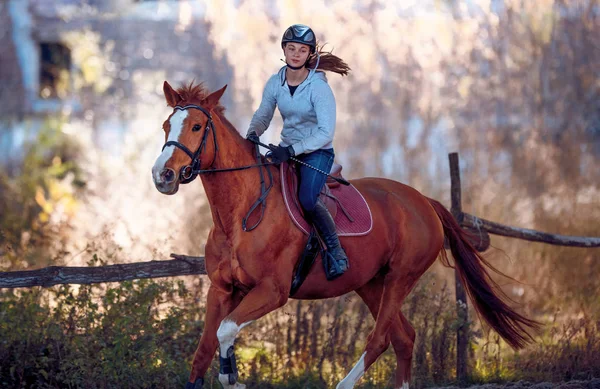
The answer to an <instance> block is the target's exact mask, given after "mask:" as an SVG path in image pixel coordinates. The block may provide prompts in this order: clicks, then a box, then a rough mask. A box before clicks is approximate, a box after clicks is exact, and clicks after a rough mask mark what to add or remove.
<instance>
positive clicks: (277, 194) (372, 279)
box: [152, 81, 539, 389]
mask: <svg viewBox="0 0 600 389" xmlns="http://www.w3.org/2000/svg"><path fill="white" fill-rule="evenodd" d="M226 88H227V85H225V86H224V87H223V88H221V89H219V90H217V91H214V92H212V93H211V92H209V91H208V90H207V89H206V88H205V87H204V86H203V85H202V84H194V83H190V84H187V85H183V86H181V87H180V88H178V89H177V90H175V89H173V88H172V87H171V85H169V83H168V82H167V81H165V82H164V84H163V92H164V96H165V99H166V102H167V105H168V106H169V107H171V108H173V111H172V113H171V114H170V115H169V117H168V118H167V119H166V120H165V122H164V123H163V129H164V132H165V144H164V147H163V149H162V153H161V154H160V156H159V157H158V158H157V160H156V163H155V164H154V166H153V168H152V176H153V180H154V184H155V187H156V189H157V190H158V191H160V192H161V193H163V194H166V195H173V194H175V193H176V192H177V191H178V189H179V185H180V184H186V183H189V182H191V181H192V180H193V179H194V178H196V177H197V176H200V177H201V181H202V184H203V186H204V190H205V193H206V196H207V199H208V203H209V205H210V211H211V215H212V220H213V223H214V225H213V227H212V228H211V230H210V233H209V235H208V240H207V242H206V249H205V263H206V271H207V275H208V278H209V279H210V282H211V284H210V287H209V290H208V295H207V300H206V318H205V327H204V331H203V333H202V335H201V338H200V341H199V344H198V347H197V349H196V352H195V355H194V359H193V362H192V367H191V373H190V377H189V382H187V384H186V389H200V388H202V387H203V384H204V374H205V373H206V371H207V369H208V367H209V366H210V363H211V361H212V359H213V357H214V354H215V352H216V349H217V347H219V352H220V372H219V381H220V382H221V384H222V385H223V387H224V388H245V385H243V384H241V383H240V382H238V372H237V368H236V365H235V352H234V351H235V350H234V341H235V339H236V336H237V335H238V333H239V332H240V331H241V330H242V329H243V328H244V327H246V326H247V325H249V324H250V323H252V322H253V321H255V320H258V319H260V318H261V317H263V316H264V315H266V314H268V313H269V312H272V311H274V310H276V309H278V308H280V307H282V306H283V305H285V304H286V302H287V301H288V299H289V298H290V297H289V293H290V287H291V283H292V274H293V272H294V268H295V266H296V264H297V262H298V259H299V257H300V254H301V252H302V250H303V248H304V245H305V243H306V236H305V235H303V233H302V232H301V231H300V230H299V229H298V228H297V227H296V226H295V225H294V224H293V223H292V222H291V220H290V218H289V217H288V216H287V212H288V211H287V209H286V206H285V204H284V200H283V198H282V193H281V188H280V185H279V183H280V179H279V177H278V175H277V174H276V173H277V171H278V167H277V166H274V165H273V164H272V163H269V162H268V160H267V159H265V158H264V156H262V155H261V154H260V153H259V152H258V146H256V145H255V144H253V143H252V142H250V141H249V140H246V139H244V138H243V137H242V136H241V135H240V133H239V132H238V131H237V130H236V129H235V127H234V126H233V125H232V124H231V123H230V122H229V121H228V120H227V118H226V117H225V115H224V107H223V106H222V105H221V104H220V103H219V100H220V99H221V97H222V95H223V93H224V92H225V89H226ZM265 174H267V175H268V176H269V178H270V180H271V183H272V185H271V186H270V192H269V191H268V190H267V188H266V185H265V181H266V180H265ZM350 182H351V184H352V185H354V186H355V187H356V188H357V189H358V190H359V191H360V193H361V194H362V196H363V197H364V198H365V200H366V202H367V203H368V205H369V208H370V210H371V213H372V217H373V226H372V230H371V232H369V233H368V234H367V235H364V236H349V237H341V238H340V240H341V243H342V246H343V247H344V249H345V251H346V253H347V255H348V258H349V259H350V266H349V269H348V270H347V271H346V273H344V274H343V275H342V276H341V277H339V278H337V279H335V280H332V281H328V280H327V279H326V276H325V271H324V270H323V268H322V267H321V266H313V267H312V268H311V270H310V273H309V274H308V276H307V278H306V280H305V282H304V283H303V284H302V286H301V287H300V289H299V290H298V291H297V292H296V293H295V294H294V296H293V298H295V299H326V298H331V297H336V296H342V295H344V294H346V293H350V292H352V291H354V292H356V293H357V294H358V295H359V296H360V298H361V299H362V300H363V301H364V303H365V304H366V305H367V307H368V309H369V310H370V313H371V314H372V316H373V318H374V319H375V325H374V328H373V329H372V331H371V332H370V334H369V335H368V337H367V343H366V346H365V348H364V352H363V354H362V355H361V357H360V359H359V360H358V361H357V363H356V364H355V365H354V367H353V368H352V369H351V370H350V372H349V373H348V374H347V375H346V376H345V377H344V378H343V379H342V381H340V382H339V383H338V385H337V387H336V388H337V389H347V388H353V387H354V385H355V384H356V383H357V381H358V380H359V379H360V378H361V377H362V376H363V375H364V373H365V371H366V370H367V369H368V368H369V367H370V366H371V365H372V364H373V363H374V362H375V361H376V360H377V358H378V357H379V356H380V355H381V354H382V353H383V352H384V351H385V350H386V349H387V348H388V347H389V345H390V344H391V345H392V346H393V348H394V352H395V356H396V380H395V387H398V388H402V389H407V388H408V387H409V383H410V380H411V360H412V354H413V346H414V342H415V330H414V329H413V327H412V326H411V324H410V323H409V321H408V320H407V319H406V317H405V316H404V314H403V313H402V312H401V310H400V308H401V306H402V302H403V301H404V299H405V298H406V297H407V295H408V294H409V293H410V291H411V290H412V288H413V287H414V286H415V284H416V282H417V281H418V280H419V278H420V277H421V276H422V275H423V273H425V271H426V270H427V269H428V268H429V267H430V266H431V265H432V263H433V262H434V261H435V260H436V259H437V258H438V257H440V259H441V260H442V263H443V264H444V265H446V266H451V265H450V263H449V261H448V257H447V254H446V251H445V249H444V241H445V240H446V241H447V243H448V245H449V247H450V251H451V253H452V256H453V257H454V266H455V267H456V269H457V270H458V273H459V275H460V279H461V280H462V282H463V284H464V286H465V288H466V290H467V292H468V294H469V296H470V298H471V300H472V301H473V303H474V306H475V309H476V310H477V312H478V314H479V316H480V317H481V318H483V319H484V320H485V321H486V322H487V323H488V324H489V325H490V327H491V328H493V329H494V330H495V331H496V332H497V333H498V334H499V335H500V336H501V337H502V338H503V339H504V340H505V341H506V342H507V343H508V344H509V345H511V346H512V347H513V348H515V349H518V348H522V347H524V346H525V345H526V344H528V343H530V342H532V341H533V337H532V335H531V334H530V332H531V331H532V330H535V329H536V328H537V327H538V325H539V323H537V322H536V321H533V320H531V319H528V318H526V317H525V316H523V315H521V314H519V313H517V312H516V311H515V310H513V309H512V308H511V307H510V306H509V305H508V302H507V301H506V300H507V296H506V295H505V294H503V293H502V291H501V290H500V288H499V287H498V285H497V284H496V283H495V282H494V280H493V279H492V278H491V277H490V275H489V273H488V270H487V269H493V268H492V267H491V265H490V264H489V263H487V262H486V261H485V259H484V258H482V257H481V256H480V254H478V252H477V251H476V250H475V249H474V248H473V246H472V245H471V244H470V243H469V240H468V236H467V234H466V232H465V231H463V230H462V229H461V227H460V225H459V224H458V223H457V222H456V220H455V219H454V218H453V216H452V214H451V213H450V212H449V211H448V210H447V209H446V208H445V207H444V206H443V205H442V204H441V203H439V202H438V201H436V200H434V199H431V198H428V197H426V196H424V195H423V194H421V193H420V192H418V191H417V190H416V189H414V188H412V187H410V186H407V185H404V184H402V183H400V182H397V181H393V180H390V179H385V178H373V177H366V178H359V179H354V180H350ZM259 188H262V190H261V192H260V193H261V196H260V198H259V201H258V202H256V201H255V199H256V194H257V192H258V191H259ZM267 200H268V203H267V202H266V201H267ZM257 205H261V212H262V216H261V220H262V222H260V223H259V224H257V225H255V226H253V227H255V228H253V229H252V228H248V226H247V224H246V222H247V217H246V216H247V214H248V210H249V209H250V210H252V209H254V211H257V209H258V208H257ZM493 270H495V269H493Z"/></svg>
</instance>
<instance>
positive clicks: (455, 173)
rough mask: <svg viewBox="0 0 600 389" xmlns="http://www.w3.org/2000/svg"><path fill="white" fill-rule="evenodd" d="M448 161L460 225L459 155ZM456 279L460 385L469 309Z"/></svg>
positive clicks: (454, 208)
mask: <svg viewBox="0 0 600 389" xmlns="http://www.w3.org/2000/svg"><path fill="white" fill-rule="evenodd" d="M448 160H449V162H450V182H451V184H450V194H451V201H452V203H451V204H452V206H451V208H450V211H451V212H452V215H453V216H454V218H455V219H456V221H457V222H458V223H459V224H460V223H461V222H462V218H463V213H462V205H461V191H460V169H459V159H458V153H450V154H448ZM454 279H455V285H456V313H457V316H458V320H459V323H460V325H459V326H458V328H457V330H456V378H457V380H458V383H459V384H466V382H467V374H468V372H467V366H468V364H467V358H468V346H469V339H468V336H469V334H468V331H467V329H468V326H467V322H468V320H469V309H468V306H467V294H466V293H465V288H464V286H463V284H462V281H461V280H460V276H459V274H458V271H456V270H455V271H454Z"/></svg>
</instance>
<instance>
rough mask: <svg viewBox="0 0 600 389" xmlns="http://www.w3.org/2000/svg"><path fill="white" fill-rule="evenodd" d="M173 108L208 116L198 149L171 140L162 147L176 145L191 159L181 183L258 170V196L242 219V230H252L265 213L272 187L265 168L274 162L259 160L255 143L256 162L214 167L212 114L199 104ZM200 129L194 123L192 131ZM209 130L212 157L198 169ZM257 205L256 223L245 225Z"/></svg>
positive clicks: (215, 137) (268, 171)
mask: <svg viewBox="0 0 600 389" xmlns="http://www.w3.org/2000/svg"><path fill="white" fill-rule="evenodd" d="M173 109H174V110H175V111H185V110H188V109H198V110H200V111H202V113H204V115H206V117H207V118H208V121H207V122H206V126H205V128H204V134H202V142H201V143H200V146H198V149H197V150H196V151H195V152H192V151H191V150H190V149H189V148H188V147H186V146H185V145H184V144H182V143H179V142H177V141H173V140H170V141H167V142H166V143H165V144H164V145H163V147H162V150H163V151H164V149H165V147H167V146H174V147H177V148H178V149H180V150H182V151H183V152H184V153H186V154H187V155H188V156H189V157H190V159H191V162H190V164H189V165H185V166H183V167H182V168H181V169H180V171H179V182H180V183H181V184H187V183H190V182H192V181H194V180H195V179H196V177H198V175H199V174H208V173H219V172H232V171H238V170H246V169H250V168H254V167H257V168H258V170H259V172H260V196H259V197H258V199H257V200H256V201H255V202H254V204H253V205H252V206H251V207H250V210H249V211H248V213H247V214H246V216H245V217H244V218H243V219H242V229H243V230H244V231H252V230H253V229H255V228H256V227H258V225H259V224H260V222H261V221H262V218H263V216H264V214H265V209H266V206H267V202H266V199H267V196H268V195H269V192H270V191H271V188H272V187H273V173H272V172H271V170H270V169H268V168H266V166H269V165H275V163H274V162H261V154H260V150H259V149H258V145H257V144H255V150H256V163H255V164H253V165H246V166H240V167H233V168H223V169H215V168H214V167H213V165H214V164H215V161H216V159H217V153H218V152H219V145H218V144H217V135H216V133H215V125H214V123H213V118H212V115H211V114H210V112H209V111H208V110H206V109H205V108H203V107H201V106H199V105H195V104H188V105H185V106H179V105H177V106H175V107H173ZM200 129H201V128H200V126H198V125H196V126H194V128H193V129H192V131H194V132H196V131H200ZM209 132H212V138H213V143H214V146H215V153H214V155H213V159H212V161H211V163H210V165H208V169H200V167H201V166H202V164H201V163H202V158H201V157H202V152H203V151H204V150H206V143H207V140H208V137H209ZM263 169H264V170H266V171H267V173H268V176H269V185H268V186H266V185H265V179H264V173H263ZM258 205H261V215H260V219H259V220H258V221H257V222H256V224H254V225H252V226H251V227H248V226H247V221H248V218H249V217H250V215H251V214H252V213H253V212H254V210H255V209H256V208H257V207H258Z"/></svg>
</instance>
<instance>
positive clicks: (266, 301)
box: [217, 278, 290, 389]
mask: <svg viewBox="0 0 600 389" xmlns="http://www.w3.org/2000/svg"><path fill="white" fill-rule="evenodd" d="M289 289H290V285H289V284H288V285H282V284H281V283H280V282H278V281H277V280H275V279H273V278H265V279H263V280H261V281H260V282H259V283H258V284H257V285H256V286H255V287H254V288H253V289H252V290H251V291H250V292H249V293H248V294H247V295H246V296H245V297H244V299H243V300H242V301H241V302H240V304H239V305H238V306H237V308H235V309H234V310H233V312H231V313H230V314H229V315H228V316H227V317H225V318H224V319H223V321H222V322H221V325H220V326H219V329H218V330H217V338H218V339H219V344H220V352H221V358H220V360H221V370H220V372H219V381H220V382H221V384H222V385H223V388H225V389H233V388H245V387H246V386H245V385H242V384H239V383H238V382H237V377H238V373H237V368H236V365H235V354H234V347H233V344H234V342H235V338H236V337H237V335H238V333H239V332H240V330H241V329H242V328H244V327H245V326H247V325H248V324H250V323H251V322H253V321H254V320H256V319H259V318H261V317H262V316H264V315H266V314H267V313H269V312H271V311H274V310H275V309H277V308H279V307H281V306H283V305H285V303H286V302H287V299H288V293H289Z"/></svg>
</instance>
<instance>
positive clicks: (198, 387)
mask: <svg viewBox="0 0 600 389" xmlns="http://www.w3.org/2000/svg"><path fill="white" fill-rule="evenodd" d="M203 387H204V378H196V382H194V383H191V382H188V383H187V384H185V389H202V388H203Z"/></svg>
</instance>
